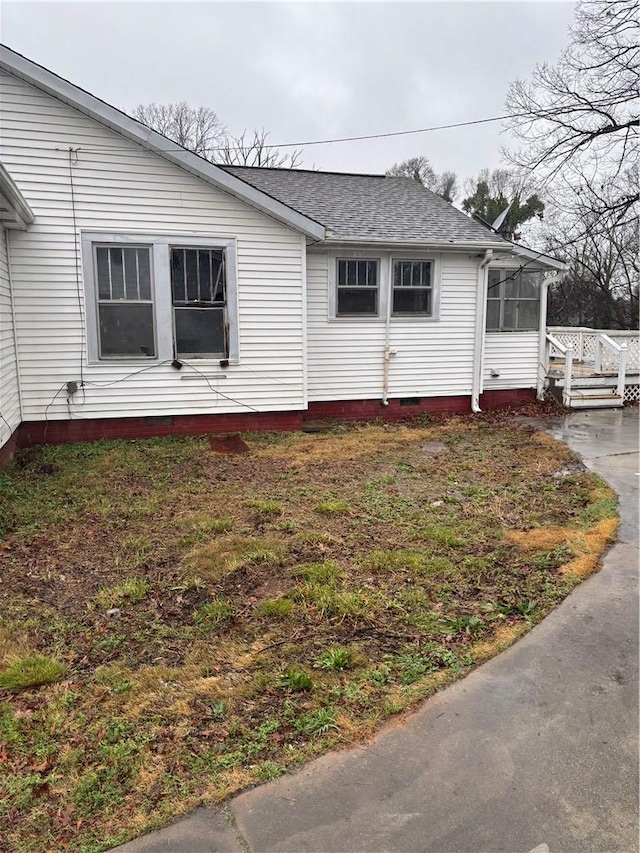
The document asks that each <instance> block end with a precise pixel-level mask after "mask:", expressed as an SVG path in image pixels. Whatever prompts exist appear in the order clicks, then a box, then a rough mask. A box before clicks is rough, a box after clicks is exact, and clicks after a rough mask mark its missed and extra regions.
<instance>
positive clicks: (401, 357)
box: [307, 249, 478, 400]
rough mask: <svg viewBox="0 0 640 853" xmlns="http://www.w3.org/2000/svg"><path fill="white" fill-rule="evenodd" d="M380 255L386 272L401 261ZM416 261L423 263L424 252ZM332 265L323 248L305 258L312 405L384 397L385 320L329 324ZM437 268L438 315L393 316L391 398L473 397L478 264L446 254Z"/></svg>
mask: <svg viewBox="0 0 640 853" xmlns="http://www.w3.org/2000/svg"><path fill="white" fill-rule="evenodd" d="M379 254H380V256H381V259H382V267H384V266H385V264H386V265H387V269H389V268H390V260H391V258H392V257H400V256H399V255H398V253H389V252H382V253H379ZM365 256H367V255H366V254H365V253H364V252H363V257H365ZM367 257H370V255H368V256H367ZM402 257H403V258H404V257H405V253H403V254H402ZM409 257H411V255H409ZM415 257H416V259H418V260H419V259H420V253H415ZM422 257H423V258H424V253H423V254H422ZM429 257H430V256H429ZM332 263H333V256H332V255H331V254H330V253H329V252H327V251H326V250H325V251H323V250H321V249H320V250H316V251H310V252H309V254H308V257H307V283H308V294H307V300H308V340H309V353H308V359H309V399H310V400H341V399H344V400H357V399H375V398H380V397H382V382H383V354H384V347H385V321H384V316H381V317H378V318H367V319H363V318H354V319H353V320H350V319H349V318H348V317H341V318H340V319H339V320H331V319H330V313H331V312H330V305H329V301H330V300H329V297H330V293H331V279H332V276H331V273H330V270H331V264H332ZM438 266H439V271H438V273H437V281H438V290H439V294H438V296H436V297H435V301H434V306H436V305H438V306H439V307H438V309H437V313H438V316H437V317H433V318H432V317H418V316H412V317H407V318H404V317H392V318H391V322H390V326H389V329H390V332H389V346H390V347H391V348H392V349H395V350H396V354H395V355H392V356H391V361H390V367H389V391H388V396H389V397H390V398H397V397H432V396H433V397H445V396H454V395H470V394H471V383H472V364H473V340H474V320H475V317H474V312H475V293H476V286H477V274H478V259H477V258H475V257H474V256H473V255H470V254H453V253H450V254H444V255H443V256H442V259H441V262H440V263H439V264H438ZM434 284H436V279H435V278H434ZM387 294H388V284H387ZM388 298H389V297H388V295H387V296H386V297H385V298H383V299H381V302H382V303H384V301H385V299H388ZM328 306H329V307H328ZM381 313H383V312H381Z"/></svg>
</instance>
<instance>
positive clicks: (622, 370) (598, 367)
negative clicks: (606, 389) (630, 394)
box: [593, 334, 627, 399]
mask: <svg viewBox="0 0 640 853" xmlns="http://www.w3.org/2000/svg"><path fill="white" fill-rule="evenodd" d="M607 350H608V351H609V352H611V353H613V355H614V356H617V357H618V385H617V388H616V394H617V395H618V396H619V397H620V398H621V399H624V385H625V377H626V373H627V344H617V343H616V342H615V341H614V340H612V339H611V338H610V337H609V335H604V334H601V335H598V337H597V339H596V354H595V358H594V360H593V369H594V371H595V372H596V373H602V361H603V355H604V353H605V352H606V351H607Z"/></svg>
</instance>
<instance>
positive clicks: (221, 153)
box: [213, 128, 302, 169]
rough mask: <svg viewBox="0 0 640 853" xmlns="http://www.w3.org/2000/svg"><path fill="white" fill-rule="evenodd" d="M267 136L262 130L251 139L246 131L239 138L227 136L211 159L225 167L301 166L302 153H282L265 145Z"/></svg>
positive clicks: (256, 131) (296, 151)
mask: <svg viewBox="0 0 640 853" xmlns="http://www.w3.org/2000/svg"><path fill="white" fill-rule="evenodd" d="M268 136H269V134H268V133H267V132H266V131H265V130H264V128H263V129H262V130H254V131H253V138H248V137H247V131H246V130H244V131H243V132H242V133H241V134H240V136H231V135H228V136H227V137H226V139H225V141H224V144H223V145H222V146H221V147H219V148H218V150H217V151H216V152H215V157H214V158H213V159H214V160H215V162H216V163H222V164H224V165H226V166H263V167H269V168H272V169H273V168H281V169H295V168H297V167H298V166H299V165H300V164H301V162H302V151H298V150H297V149H296V150H294V151H292V152H291V153H283V152H282V151H280V149H278V148H275V147H273V146H271V145H268V144H267V137H268Z"/></svg>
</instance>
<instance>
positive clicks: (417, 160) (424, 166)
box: [387, 155, 458, 202]
mask: <svg viewBox="0 0 640 853" xmlns="http://www.w3.org/2000/svg"><path fill="white" fill-rule="evenodd" d="M387 175H388V176H389V177H390V178H412V179H413V180H414V181H416V182H417V183H419V184H422V186H423V187H426V188H427V189H428V190H431V191H432V192H434V193H435V194H436V195H439V196H440V197H441V198H443V199H444V200H445V201H449V202H453V201H455V197H456V195H457V193H458V179H457V177H456V175H455V173H454V172H442V174H438V173H437V172H435V171H434V169H433V167H432V165H431V163H430V162H429V160H428V158H427V157H425V156H423V155H420V156H418V157H409V159H408V160H402V161H401V162H400V163H394V164H393V166H392V167H391V168H390V169H388V171H387Z"/></svg>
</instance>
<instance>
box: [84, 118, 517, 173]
mask: <svg viewBox="0 0 640 853" xmlns="http://www.w3.org/2000/svg"><path fill="white" fill-rule="evenodd" d="M520 117H521V116H519V115H502V116H492V117H490V118H478V119H472V120H470V121H458V122H453V123H451V124H438V125H433V126H431V127H419V128H415V129H413V130H394V131H390V132H389V133H369V134H364V135H362V136H341V137H335V138H333V139H311V140H307V141H305V142H273V143H268V144H267V143H265V144H263V145H262V146H261V147H262V148H263V149H272V148H304V147H308V146H311V145H333V144H335V143H339V142H363V141H366V140H369V139H389V138H390V137H395V136H411V135H415V134H418V133H433V132H434V131H437V130H453V129H455V128H458V127H472V126H473V125H479V124H489V123H491V122H496V121H505V120H506V119H509V118H520ZM140 123H141V124H142V122H140ZM144 126H145V127H146V125H144ZM152 129H153V128H152ZM160 135H162V134H160ZM175 144H176V145H179V143H177V142H176V143H175ZM154 147H156V148H159V149H160V150H161V151H173V150H174V149H173V147H171V148H163V147H161V146H154ZM180 147H183V146H180ZM250 147H251V142H250V141H249V142H248V143H247V144H246V145H217V146H211V147H210V148H208V151H209V152H212V151H244V150H246V149H247V148H250ZM106 148H116V149H119V148H120V146H118V145H105V144H102V143H99V142H98V143H97V144H91V143H89V145H87V147H86V148H84V147H83V146H80V149H81V150H84V151H87V150H92V149H101V150H102V149H106ZM187 150H188V149H187ZM201 156H202V155H201ZM217 165H220V164H217ZM222 165H224V164H222Z"/></svg>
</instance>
